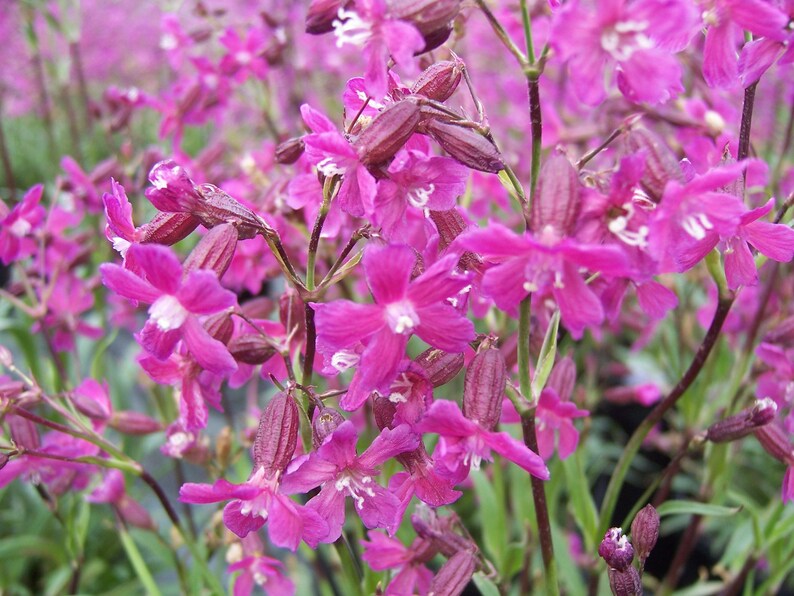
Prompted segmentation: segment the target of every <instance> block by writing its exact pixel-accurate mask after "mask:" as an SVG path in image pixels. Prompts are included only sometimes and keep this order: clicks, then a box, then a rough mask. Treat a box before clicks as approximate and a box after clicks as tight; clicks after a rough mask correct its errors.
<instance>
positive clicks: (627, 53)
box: [601, 21, 653, 62]
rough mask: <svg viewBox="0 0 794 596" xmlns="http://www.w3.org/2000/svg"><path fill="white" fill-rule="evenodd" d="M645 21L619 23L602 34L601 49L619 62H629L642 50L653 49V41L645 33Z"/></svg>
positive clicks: (646, 26) (646, 24)
mask: <svg viewBox="0 0 794 596" xmlns="http://www.w3.org/2000/svg"><path fill="white" fill-rule="evenodd" d="M647 28H648V23H647V22H645V21H618V22H617V23H615V24H614V25H613V26H612V27H608V28H606V29H604V32H603V33H602V34H601V48H602V49H603V50H604V51H605V52H606V53H607V54H609V55H610V56H612V57H613V58H614V59H615V60H617V61H618V62H621V61H624V60H628V59H629V58H631V55H632V54H633V53H634V52H635V51H637V50H641V49H648V48H652V47H653V41H651V39H650V38H649V37H648V36H647V35H645V34H644V33H643V31H645V30H646V29H647Z"/></svg>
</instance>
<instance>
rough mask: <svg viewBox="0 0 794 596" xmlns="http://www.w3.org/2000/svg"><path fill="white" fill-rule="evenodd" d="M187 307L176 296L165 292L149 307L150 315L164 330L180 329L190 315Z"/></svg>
mask: <svg viewBox="0 0 794 596" xmlns="http://www.w3.org/2000/svg"><path fill="white" fill-rule="evenodd" d="M188 314H189V313H188V312H187V309H185V307H184V306H182V304H181V303H180V302H179V300H177V298H176V296H171V295H170V294H165V295H163V296H160V297H159V298H158V299H157V300H155V301H154V303H153V304H152V305H151V306H150V307H149V316H151V317H152V320H153V321H154V322H155V323H156V324H157V327H158V328H159V329H161V330H163V331H170V330H171V329H179V328H180V327H181V326H182V323H184V322H185V319H187V316H188Z"/></svg>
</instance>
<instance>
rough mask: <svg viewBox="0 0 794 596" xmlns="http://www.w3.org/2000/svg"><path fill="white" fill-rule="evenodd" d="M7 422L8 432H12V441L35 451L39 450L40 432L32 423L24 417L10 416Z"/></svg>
mask: <svg viewBox="0 0 794 596" xmlns="http://www.w3.org/2000/svg"><path fill="white" fill-rule="evenodd" d="M6 422H7V423H8V430H9V431H11V440H12V441H14V443H15V444H17V445H19V446H20V447H21V448H23V449H29V450H34V451H35V450H36V449H38V448H39V445H40V441H39V430H38V428H36V425H35V424H34V423H33V422H32V421H30V420H28V419H27V418H23V417H22V416H14V415H9V416H8V417H6Z"/></svg>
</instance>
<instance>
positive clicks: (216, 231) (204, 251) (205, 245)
mask: <svg viewBox="0 0 794 596" xmlns="http://www.w3.org/2000/svg"><path fill="white" fill-rule="evenodd" d="M237 239H238V234H237V229H236V228H235V227H234V226H233V225H231V224H227V223H224V224H220V225H218V226H215V227H214V228H212V229H211V230H209V231H208V232H207V233H206V234H205V235H204V237H203V238H202V239H201V240H199V242H198V244H196V246H195V247H194V248H193V250H191V251H190V254H189V255H188V256H187V258H186V259H185V262H184V264H183V270H184V275H185V277H187V275H188V274H190V272H191V271H195V270H197V269H209V270H211V271H214V272H215V274H216V275H217V276H218V279H220V278H221V277H223V274H224V273H226V270H227V269H228V268H229V265H231V264H232V258H233V257H234V250H235V248H236V247H237Z"/></svg>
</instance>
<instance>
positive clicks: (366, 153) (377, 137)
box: [353, 99, 420, 165]
mask: <svg viewBox="0 0 794 596" xmlns="http://www.w3.org/2000/svg"><path fill="white" fill-rule="evenodd" d="M419 120H420V110H419V105H418V104H417V103H416V101H415V100H413V99H404V100H403V101H398V102H397V103H394V104H392V105H390V106H389V107H387V108H386V109H385V110H383V111H382V112H379V113H378V115H377V116H375V117H374V118H373V119H372V122H371V123H370V124H369V126H367V127H366V128H365V129H364V130H363V131H362V132H361V134H360V135H358V137H357V138H356V140H355V141H353V147H354V148H355V150H356V151H357V152H358V156H359V158H360V159H361V163H363V164H365V165H375V164H380V163H384V162H386V161H388V160H390V159H391V158H392V157H394V155H395V154H396V153H397V152H398V151H399V150H400V149H402V148H403V146H404V145H405V143H406V142H407V141H408V139H409V138H410V137H411V135H412V134H414V131H415V130H416V126H417V125H418V124H419Z"/></svg>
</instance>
